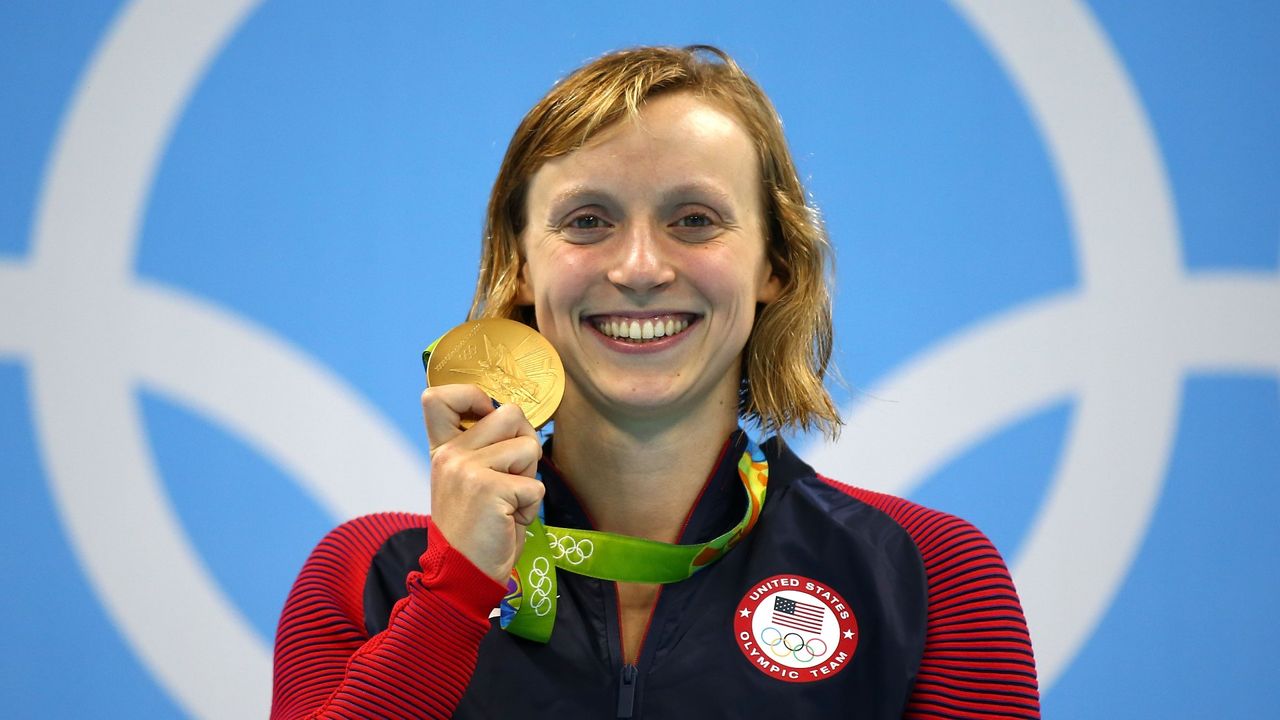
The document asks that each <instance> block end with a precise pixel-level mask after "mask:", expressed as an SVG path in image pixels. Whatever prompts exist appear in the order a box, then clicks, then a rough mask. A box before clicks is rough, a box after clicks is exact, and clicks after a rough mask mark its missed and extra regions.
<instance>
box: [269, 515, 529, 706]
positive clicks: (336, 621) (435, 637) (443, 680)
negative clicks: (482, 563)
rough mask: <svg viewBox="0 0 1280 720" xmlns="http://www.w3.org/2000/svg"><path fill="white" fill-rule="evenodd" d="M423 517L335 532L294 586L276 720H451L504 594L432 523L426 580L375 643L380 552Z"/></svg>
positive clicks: (370, 521) (419, 577)
mask: <svg viewBox="0 0 1280 720" xmlns="http://www.w3.org/2000/svg"><path fill="white" fill-rule="evenodd" d="M421 526H422V517H421V516H415V515H408V514H403V513H395V514H391V513H388V514H380V515H370V516H366V517H363V518H359V519H356V520H353V521H351V522H348V523H346V524H344V525H342V526H340V527H339V528H337V529H336V530H334V531H333V532H331V533H330V534H329V535H328V536H327V537H325V539H324V540H322V541H321V542H320V544H319V545H318V546H317V547H316V549H315V550H314V551H313V552H312V553H311V557H309V558H308V559H307V562H306V564H305V565H304V566H303V568H302V572H301V573H299V575H298V579H297V580H296V581H295V582H294V585H293V589H292V590H291V591H290V593H289V598H288V600H287V601H286V603H285V607H284V611H283V612H282V613H281V616H280V626H279V628H278V630H277V633H276V649H275V678H274V686H273V692H272V705H271V717H272V719H273V720H297V719H300V718H336V717H414V718H423V717H425V718H447V717H449V716H450V715H451V714H452V713H453V710H454V708H455V707H456V706H457V704H458V701H459V700H460V699H461V697H462V693H463V692H464V691H465V690H466V687H467V684H468V683H469V682H470V679H471V673H472V672H473V670H474V669H475V663H476V653H477V650H478V648H479V645H480V640H481V638H482V637H483V636H484V634H485V633H486V632H488V630H489V621H488V615H489V611H490V610H491V609H492V608H493V607H494V606H496V605H497V603H498V601H499V600H501V598H502V595H503V593H504V592H505V589H504V588H503V587H502V586H501V585H499V584H498V583H496V582H494V581H493V580H491V579H490V578H489V577H488V576H486V575H485V574H484V573H483V572H481V571H480V570H478V569H477V568H476V567H475V566H474V565H473V564H472V563H471V562H470V561H468V560H467V559H466V558H465V557H463V556H462V555H461V554H459V553H458V552H457V551H456V550H454V549H453V548H452V547H451V546H450V545H449V543H448V542H447V541H446V540H445V539H444V536H443V535H441V534H440V532H439V531H438V530H437V529H436V527H435V525H434V523H432V522H431V521H430V520H428V521H427V531H426V532H427V533H428V541H427V551H426V553H424V554H423V556H422V558H421V561H420V562H421V565H422V572H420V573H419V572H414V573H410V574H409V577H408V578H407V580H406V582H407V585H408V589H409V596H408V597H406V598H405V599H403V600H401V601H400V602H399V603H397V604H396V606H395V608H394V609H393V610H392V614H391V619H390V624H389V626H388V628H387V630H386V631H385V632H382V633H379V634H377V635H375V636H374V637H372V638H370V637H369V636H368V634H367V632H366V630H365V627H364V607H363V592H364V583H365V575H366V573H367V572H368V568H369V563H370V561H371V559H372V557H373V555H374V553H375V552H377V550H378V548H379V547H380V546H381V544H382V542H383V541H384V540H385V539H386V538H387V537H389V536H391V535H392V534H394V533H396V532H399V531H401V530H405V529H409V528H414V527H421Z"/></svg>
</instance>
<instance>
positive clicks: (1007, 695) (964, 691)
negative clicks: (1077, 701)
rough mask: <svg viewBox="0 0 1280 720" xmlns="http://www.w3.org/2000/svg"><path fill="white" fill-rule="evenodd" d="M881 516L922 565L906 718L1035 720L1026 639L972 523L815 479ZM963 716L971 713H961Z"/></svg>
mask: <svg viewBox="0 0 1280 720" xmlns="http://www.w3.org/2000/svg"><path fill="white" fill-rule="evenodd" d="M817 479H818V480H820V481H821V482H823V483H825V484H827V485H828V486H830V487H832V488H835V489H837V490H839V491H840V492H842V493H844V494H845V495H847V496H848V497H849V498H851V499H853V500H856V501H858V502H861V503H865V504H866V505H869V506H871V507H873V508H875V509H877V510H879V511H880V512H882V513H884V514H885V515H887V516H888V517H889V518H890V519H892V520H893V521H894V522H895V523H896V524H898V525H899V526H901V527H902V529H903V530H905V531H906V532H907V534H908V535H910V537H911V539H912V541H913V542H914V544H915V546H916V547H917V548H918V549H919V552H920V557H921V559H922V560H923V562H924V568H925V576H926V582H927V585H928V619H929V620H928V629H927V634H926V638H925V652H924V656H923V658H922V659H921V664H920V669H919V675H918V677H917V681H916V687H915V691H914V692H913V693H912V698H911V705H910V708H909V712H908V717H959V716H960V715H952V714H949V713H953V712H962V713H977V714H979V715H984V716H985V715H986V714H988V713H993V714H999V716H1001V717H1005V716H1007V717H1010V718H1037V717H1039V692H1038V686H1037V680H1036V667H1035V657H1034V654H1033V652H1032V649H1031V636H1030V633H1029V632H1028V631H1027V624H1026V618H1025V616H1024V614H1023V610H1022V604H1021V602H1020V601H1019V599H1018V593H1017V590H1016V589H1015V588H1014V585H1013V578H1012V577H1011V576H1010V575H1009V570H1008V568H1007V567H1006V566H1005V562H1004V559H1003V558H1002V557H1001V556H1000V553H999V552H998V551H997V550H996V548H995V546H994V545H993V544H992V543H991V541H990V540H989V539H988V538H987V536H986V535H985V534H983V533H982V531H981V530H979V529H978V528H976V527H974V526H973V524H972V523H969V522H968V521H966V520H963V519H961V518H958V517H956V516H954V515H949V514H947V513H944V512H939V511H937V510H932V509H930V508H927V507H924V506H923V505H919V504H917V503H913V502H911V501H909V500H903V499H902V498H898V497H894V496H892V495H887V494H884V493H878V492H873V491H870V490H864V489H861V488H856V487H850V486H848V485H844V484H842V483H839V482H837V481H835V480H832V479H831V478H826V477H822V476H817ZM963 716H964V717H971V716H972V715H963Z"/></svg>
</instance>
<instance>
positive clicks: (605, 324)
mask: <svg viewBox="0 0 1280 720" xmlns="http://www.w3.org/2000/svg"><path fill="white" fill-rule="evenodd" d="M690 320H691V318H690V316H688V315H656V316H654V317H648V318H634V317H622V316H614V315H601V316H597V317H593V318H591V319H590V321H589V322H590V323H591V325H592V326H593V327H594V328H595V329H596V330H599V331H600V334H601V335H604V336H606V337H610V338H613V339H614V340H627V341H631V342H638V343H645V342H650V341H652V340H660V339H662V338H664V337H671V336H673V335H679V334H680V333H682V332H684V331H685V330H687V329H688V328H689V323H690Z"/></svg>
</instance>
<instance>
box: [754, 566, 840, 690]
mask: <svg viewBox="0 0 1280 720" xmlns="http://www.w3.org/2000/svg"><path fill="white" fill-rule="evenodd" d="M733 635H734V638H735V639H736V640H737V642H738V647H739V648H740V649H741V650H742V654H743V655H745V656H746V657H747V660H748V661H749V662H750V663H751V664H752V665H753V666H754V667H755V668H756V669H757V670H759V671H760V672H762V673H764V674H765V675H768V676H769V677H772V678H777V679H778V680H785V681H787V682H814V681H816V680H825V679H827V678H829V677H832V676H833V675H835V674H836V673H838V672H840V671H841V670H843V669H844V668H845V666H846V665H848V664H849V661H850V660H852V659H853V651H854V650H855V649H856V648H857V646H858V620H857V618H855V617H854V616H853V609H852V608H850V607H849V604H848V603H846V602H845V601H844V598H842V597H840V595H839V594H838V593H836V591H835V590H832V589H831V588H829V587H827V586H826V585H825V584H823V583H820V582H818V581H816V580H811V579H810V578H807V577H801V576H799V575H774V576H773V577H771V578H767V579H765V580H761V581H760V582H758V583H756V584H755V585H754V586H753V587H752V588H751V589H750V590H748V591H747V594H746V595H743V596H742V600H741V601H739V603H738V611H737V613H736V614H735V615H734V618H733Z"/></svg>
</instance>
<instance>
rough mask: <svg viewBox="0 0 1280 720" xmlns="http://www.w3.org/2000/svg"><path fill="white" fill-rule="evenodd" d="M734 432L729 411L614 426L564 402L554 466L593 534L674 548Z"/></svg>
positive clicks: (733, 419)
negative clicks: (600, 532)
mask: <svg viewBox="0 0 1280 720" xmlns="http://www.w3.org/2000/svg"><path fill="white" fill-rule="evenodd" d="M566 399H568V398H566ZM736 427H737V414H736V410H735V409H733V408H731V407H730V408H728V409H727V411H726V408H722V407H719V406H713V407H709V408H707V409H705V410H704V411H703V412H694V413H691V414H688V415H685V416H684V417H681V418H679V419H678V420H676V421H674V422H664V423H658V422H652V423H645V422H632V423H620V422H616V421H611V420H610V419H609V418H607V417H603V416H601V415H599V414H597V413H593V412H584V411H583V406H582V405H580V404H578V403H574V402H566V403H564V404H562V405H561V407H560V411H559V412H557V413H556V434H555V445H554V449H553V453H554V461H555V463H556V467H558V468H559V469H560V470H561V471H562V472H563V473H564V475H565V477H566V478H567V479H568V480H569V481H571V483H572V486H573V489H574V492H575V494H576V495H577V497H578V499H579V500H580V501H581V502H582V503H583V505H584V506H585V509H586V511H587V513H588V514H590V516H591V518H592V520H593V521H594V522H595V524H596V527H597V529H599V530H604V531H607V532H615V533H621V534H623V535H632V536H635V537H643V538H648V539H650V540H657V541H660V542H676V541H677V540H678V539H679V537H678V536H679V533H680V529H681V527H682V526H683V524H684V520H685V518H686V517H687V516H688V513H689V510H690V508H691V507H692V506H693V503H694V501H695V500H696V499H697V497H698V494H699V493H700V492H701V491H702V488H703V486H704V485H705V484H706V480H707V477H708V476H709V475H710V473H711V471H712V469H713V465H714V464H715V462H716V460H717V459H718V458H719V456H720V450H721V449H722V448H723V447H724V442H725V439H726V438H728V436H729V433H731V432H732V431H733V430H734V428H736Z"/></svg>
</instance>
